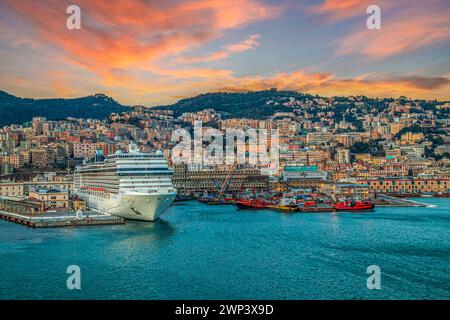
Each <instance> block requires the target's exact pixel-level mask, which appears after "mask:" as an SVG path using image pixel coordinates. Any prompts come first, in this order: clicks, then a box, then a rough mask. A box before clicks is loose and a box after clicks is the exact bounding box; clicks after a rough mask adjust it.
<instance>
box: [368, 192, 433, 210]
mask: <svg viewBox="0 0 450 320" xmlns="http://www.w3.org/2000/svg"><path fill="white" fill-rule="evenodd" d="M374 203H375V204H376V205H377V206H389V207H434V205H430V204H426V203H422V202H419V201H415V200H410V199H405V198H397V197H393V196H389V195H386V194H378V201H374Z"/></svg>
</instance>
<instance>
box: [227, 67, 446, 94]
mask: <svg viewBox="0 0 450 320" xmlns="http://www.w3.org/2000/svg"><path fill="white" fill-rule="evenodd" d="M228 81H229V82H228V83H230V84H229V85H227V86H224V87H223V88H222V89H223V90H225V91H234V92H240V91H249V90H264V89H270V88H278V89H281V90H298V91H302V92H307V93H312V94H319V95H325V96H334V95H366V96H372V97H396V96H397V97H398V96H401V95H407V96H410V97H414V98H433V97H436V98H441V99H449V98H450V94H449V92H450V90H449V89H450V79H449V78H447V77H425V76H418V75H411V76H398V75H393V74H388V73H383V74H377V73H371V74H366V75H362V76H359V77H355V78H339V77H337V76H336V75H333V74H331V73H326V72H315V73H307V72H305V71H304V70H298V71H294V72H292V73H279V74H275V75H273V76H271V77H245V78H234V79H232V80H228Z"/></svg>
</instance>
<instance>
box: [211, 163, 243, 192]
mask: <svg viewBox="0 0 450 320" xmlns="http://www.w3.org/2000/svg"><path fill="white" fill-rule="evenodd" d="M236 166H237V161H235V162H234V163H233V165H232V166H231V167H230V170H228V173H227V176H226V177H225V181H224V182H223V184H222V185H221V184H220V183H219V182H218V181H217V180H216V179H215V178H214V177H211V180H212V182H213V184H214V186H215V187H216V188H217V191H218V196H223V195H224V193H225V192H227V190H228V187H229V185H230V182H231V180H232V178H233V174H234V172H235V170H236Z"/></svg>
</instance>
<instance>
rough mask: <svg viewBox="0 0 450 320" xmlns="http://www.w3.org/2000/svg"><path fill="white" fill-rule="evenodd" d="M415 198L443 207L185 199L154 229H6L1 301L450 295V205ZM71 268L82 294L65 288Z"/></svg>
mask: <svg viewBox="0 0 450 320" xmlns="http://www.w3.org/2000/svg"><path fill="white" fill-rule="evenodd" d="M416 200H418V201H420V202H425V203H428V204H432V205H435V207H426V208H423V207H408V208H400V207H378V208H376V209H375V211H373V212H364V213H346V212H339V213H291V214H285V213H280V212H276V211H271V210H262V211H253V210H252V211H245V210H238V209H237V208H236V207H235V206H233V205H218V206H208V205H206V204H202V203H198V202H195V201H189V202H182V203H175V204H174V205H173V206H172V207H170V208H169V209H168V210H167V211H166V212H165V213H164V214H163V215H162V217H161V219H160V220H159V221H158V222H156V223H142V222H127V224H126V225H117V226H99V227H82V228H50V229H32V228H26V227H24V226H21V225H17V224H14V223H10V222H6V221H0V259H1V263H0V298H1V299H449V298H450V199H443V198H442V199H438V198H426V199H416ZM70 265H77V266H79V267H80V270H81V289H80V290H69V289H68V288H67V285H66V280H67V278H68V277H69V276H70V274H67V273H66V270H67V267H68V266H70ZM371 265H376V266H379V268H380V270H381V289H379V290H376V289H374V290H370V289H368V287H367V278H368V277H369V276H370V275H369V274H367V267H368V266H371Z"/></svg>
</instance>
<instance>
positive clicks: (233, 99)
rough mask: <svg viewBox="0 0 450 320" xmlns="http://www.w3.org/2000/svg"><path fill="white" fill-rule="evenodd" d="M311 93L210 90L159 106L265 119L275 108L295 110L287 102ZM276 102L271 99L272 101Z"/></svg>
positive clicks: (176, 110) (305, 96)
mask: <svg viewBox="0 0 450 320" xmlns="http://www.w3.org/2000/svg"><path fill="white" fill-rule="evenodd" d="M307 97H309V98H312V96H311V95H305V94H302V93H299V92H295V91H277V90H275V89H272V90H265V91H255V92H243V93H227V92H219V93H206V94H201V95H199V96H196V97H193V98H187V99H182V100H180V101H178V102H176V103H174V104H172V105H167V106H158V107H155V108H156V109H170V110H173V111H174V113H175V116H179V115H180V114H182V113H183V112H197V111H201V110H203V109H207V108H212V109H214V110H216V111H218V112H220V113H222V114H223V115H224V116H225V118H226V117H231V118H250V117H251V118H253V119H264V118H266V117H267V116H270V115H272V114H274V113H275V112H282V111H292V109H291V108H289V107H286V106H284V105H283V104H282V103H283V102H288V101H289V98H295V99H297V100H300V101H303V100H305V99H306V98H307ZM270 101H271V102H273V103H268V102H270Z"/></svg>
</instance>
